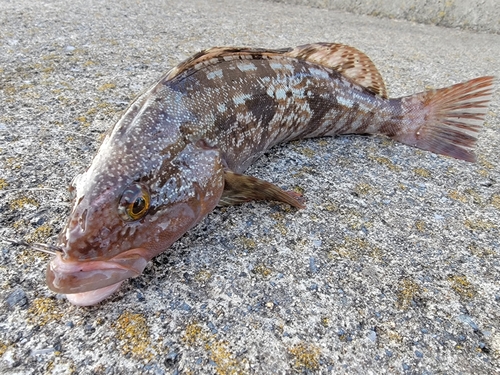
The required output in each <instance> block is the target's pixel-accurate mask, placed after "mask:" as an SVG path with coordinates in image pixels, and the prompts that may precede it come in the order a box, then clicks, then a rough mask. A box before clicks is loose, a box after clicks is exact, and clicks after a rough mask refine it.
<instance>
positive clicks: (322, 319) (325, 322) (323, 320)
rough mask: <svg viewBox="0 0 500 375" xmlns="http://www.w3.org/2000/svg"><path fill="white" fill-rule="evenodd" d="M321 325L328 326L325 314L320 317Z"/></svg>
mask: <svg viewBox="0 0 500 375" xmlns="http://www.w3.org/2000/svg"><path fill="white" fill-rule="evenodd" d="M321 325H322V326H323V327H325V328H327V327H329V326H330V318H329V317H327V316H323V317H322V318H321Z"/></svg>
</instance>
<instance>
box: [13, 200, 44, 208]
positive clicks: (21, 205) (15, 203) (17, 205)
mask: <svg viewBox="0 0 500 375" xmlns="http://www.w3.org/2000/svg"><path fill="white" fill-rule="evenodd" d="M39 205H40V204H39V203H38V202H37V201H36V200H35V199H33V198H28V197H21V198H18V199H15V200H13V201H11V202H10V208H11V209H12V210H21V209H23V208H24V207H25V206H34V207H38V206H39Z"/></svg>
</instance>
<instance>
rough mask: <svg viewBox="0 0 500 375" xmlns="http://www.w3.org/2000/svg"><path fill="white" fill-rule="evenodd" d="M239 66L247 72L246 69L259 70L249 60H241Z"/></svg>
mask: <svg viewBox="0 0 500 375" xmlns="http://www.w3.org/2000/svg"><path fill="white" fill-rule="evenodd" d="M237 66H238V69H239V70H241V71H242V72H246V71H249V70H257V67H256V66H255V65H254V64H252V63H249V62H245V63H243V62H241V63H239V64H237Z"/></svg>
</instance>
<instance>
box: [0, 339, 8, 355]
mask: <svg viewBox="0 0 500 375" xmlns="http://www.w3.org/2000/svg"><path fill="white" fill-rule="evenodd" d="M8 348H9V347H8V345H7V344H5V343H4V342H2V341H0V357H1V356H3V354H4V353H5V352H6V351H7V349H8Z"/></svg>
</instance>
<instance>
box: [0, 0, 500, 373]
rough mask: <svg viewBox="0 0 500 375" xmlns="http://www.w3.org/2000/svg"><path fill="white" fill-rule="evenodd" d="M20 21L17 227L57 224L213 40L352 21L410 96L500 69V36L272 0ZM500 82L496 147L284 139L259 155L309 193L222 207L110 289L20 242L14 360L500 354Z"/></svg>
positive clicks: (2, 183)
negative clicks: (143, 104)
mask: <svg viewBox="0 0 500 375" xmlns="http://www.w3.org/2000/svg"><path fill="white" fill-rule="evenodd" d="M0 24H1V25H2V26H1V29H0V103H1V107H0V163H1V169H0V189H1V190H0V226H1V228H0V235H1V236H3V237H10V238H17V239H26V240H30V241H39V242H46V243H53V241H54V239H55V236H56V235H57V233H58V231H59V230H60V229H61V227H62V225H63V222H64V220H65V217H66V215H67V214H68V211H69V194H68V192H67V191H66V187H67V186H68V185H69V183H70V181H71V179H72V178H73V176H75V175H76V174H77V173H81V172H82V171H84V170H85V168H86V166H88V165H89V163H90V161H91V159H92V157H93V155H94V153H95V152H96V150H97V148H98V146H99V143H100V140H101V139H102V135H103V133H104V132H105V131H106V129H107V128H108V127H110V126H111V125H112V124H113V122H114V121H116V120H117V118H118V117H119V115H120V113H121V111H122V110H123V109H124V108H125V107H126V105H127V104H128V103H129V102H130V101H131V100H132V99H133V98H134V96H135V95H136V94H137V93H139V92H140V91H141V90H142V89H143V88H145V87H147V86H148V85H149V84H151V83H153V82H154V81H155V80H156V79H157V78H159V76H160V75H161V74H162V73H163V72H165V71H166V70H167V69H169V68H170V67H172V66H173V65H175V64H176V63H178V62H180V61H181V60H183V59H185V58H187V57H188V56H190V55H192V54H194V53H195V52H197V51H199V50H201V49H204V48H207V47H210V46H215V45H248V46H261V47H284V46H294V45H299V44H304V43H308V42H317V41H336V42H343V43H346V44H350V45H353V46H355V47H357V48H359V49H361V50H363V51H365V52H366V53H367V54H368V55H369V56H370V57H371V58H372V59H373V61H374V62H375V64H376V65H377V66H378V67H379V69H380V71H381V73H382V76H384V77H385V79H386V82H387V86H388V89H389V92H390V95H391V96H393V97H397V96H402V95H406V94H411V93H415V92H418V91H421V90H424V89H425V88H429V87H442V86H447V85H450V84H453V83H456V82H460V81H465V80H467V79H470V78H473V77H477V76H481V75H496V76H499V75H500V52H499V51H500V38H499V37H498V35H493V34H476V33H473V32H466V31H459V30H453V29H445V28H438V27H435V26H429V25H419V24H414V23H410V22H396V21H391V20H387V19H385V20H380V19H376V18H371V17H368V16H359V15H349V14H346V13H339V12H335V11H332V10H319V9H312V8H308V7H301V6H292V5H284V4H275V3H271V2H249V1H242V0H225V1H210V2H205V1H195V0H185V1H182V2H174V1H159V0H156V1H147V2H141V1H120V2H107V3H105V2H87V1H78V0H76V1H75V0H71V1H69V0H68V1H66V0H58V1H37V2H32V1H27V0H23V1H5V0H4V1H2V3H1V9H0ZM499 103H500V97H499V92H498V89H497V90H496V93H495V95H494V99H493V103H492V105H491V108H490V112H489V114H488V117H487V120H486V124H485V127H484V131H483V132H482V134H481V135H480V139H479V142H478V148H477V152H478V155H479V161H478V163H476V164H470V163H466V162H461V161H457V160H453V159H450V158H446V157H441V156H437V155H434V154H431V153H428V152H423V151H419V150H416V149H413V148H410V147H407V146H405V145H401V144H397V143H395V142H392V141H389V140H387V139H384V138H380V137H355V136H347V137H340V138H335V139H334V138H329V139H315V140H307V141H303V142H293V143H291V144H286V145H282V146H280V147H276V148H275V149H273V150H272V151H270V152H268V153H267V154H266V155H264V156H263V157H262V158H261V159H259V161H258V162H257V163H256V164H255V165H254V166H253V167H252V168H251V169H250V170H249V171H248V173H249V174H252V175H255V176H258V177H260V178H263V179H267V180H269V181H272V182H274V183H277V184H278V185H280V186H282V187H283V188H285V189H300V190H302V191H303V193H304V196H305V197H306V199H307V208H306V209H303V210H294V209H291V208H289V207H288V206H286V205H283V204H277V203H265V202H262V203H260V202H259V203H248V204H244V205H240V206H235V207H229V208H223V209H216V210H215V211H214V212H213V213H211V214H210V215H209V216H208V217H207V218H206V219H205V220H203V221H202V222H201V223H200V224H199V225H198V226H197V227H195V228H194V229H193V230H191V231H189V233H187V234H186V235H185V236H184V237H183V238H182V239H181V240H179V241H178V242H177V243H175V244H174V245H173V246H172V247H171V248H170V249H169V250H168V251H166V252H165V253H163V254H162V255H160V256H158V257H157V258H156V259H155V260H154V261H152V262H150V264H149V265H148V267H147V268H146V271H145V274H144V275H143V276H141V277H139V278H137V279H134V280H130V281H127V282H125V283H124V284H123V286H122V287H121V288H120V290H119V292H118V293H116V294H115V295H114V296H112V297H111V298H109V299H108V300H106V301H104V302H103V303H101V304H99V305H97V306H94V307H89V308H78V307H75V306H72V305H70V304H69V303H68V302H67V301H66V300H65V299H64V298H62V297H61V296H58V295H55V294H54V293H52V292H51V291H50V290H48V288H47V287H46V285H45V280H44V273H45V267H46V264H47V262H48V260H49V257H48V256H45V255H43V254H40V253H36V252H33V251H32V250H27V249H23V248H21V247H15V246H11V245H7V244H0V249H1V257H2V261H1V264H0V286H1V287H0V372H1V373H5V374H42V373H45V374H70V373H77V374H124V373H143V374H180V373H182V374H233V373H255V374H288V373H322V374H324V373H349V374H352V373H391V374H392V373H394V374H438V373H446V374H468V373H475V374H494V373H498V372H499V364H500V362H499V359H500V263H499V256H500V243H499V232H500V230H499V225H500V220H499V219H500V164H499V162H498V160H499V156H500V155H499V154H500V151H499V145H500V135H499V133H498V132H499V129H500V120H499V117H498V113H499Z"/></svg>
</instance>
